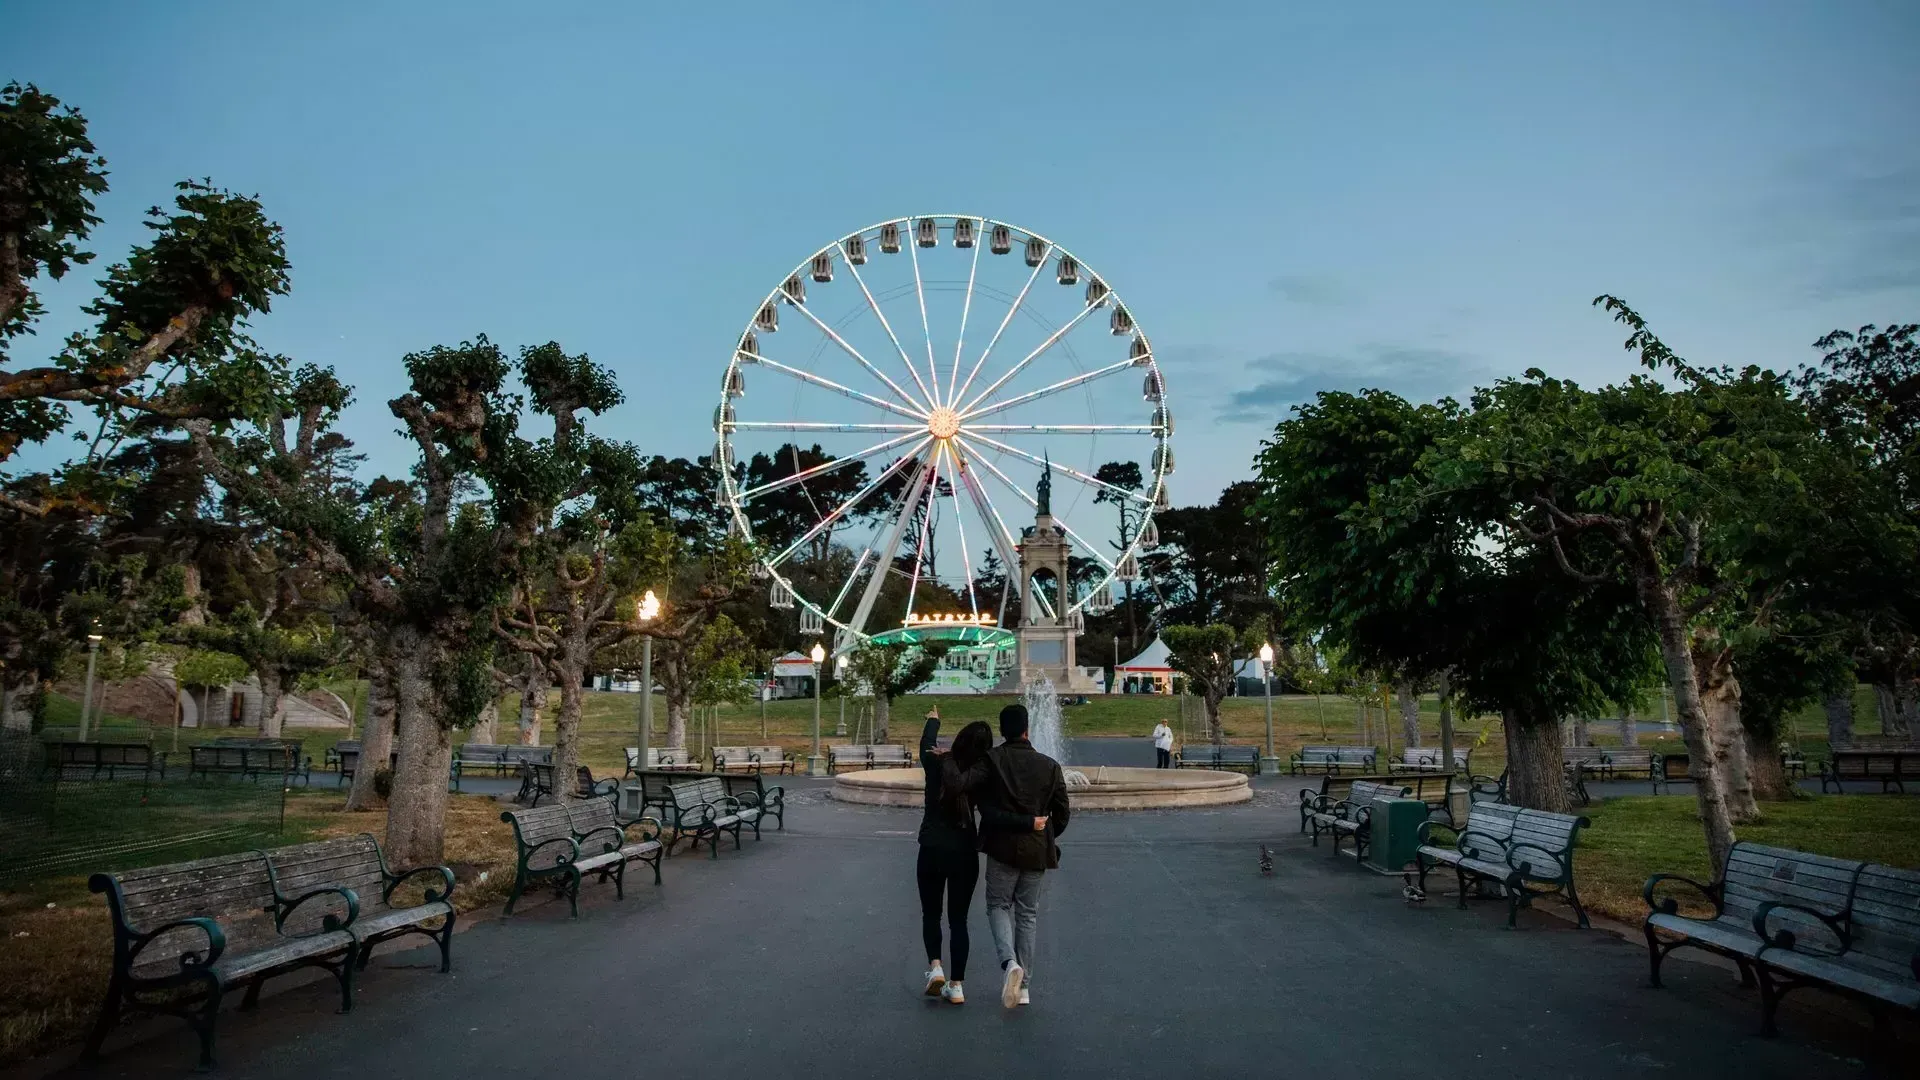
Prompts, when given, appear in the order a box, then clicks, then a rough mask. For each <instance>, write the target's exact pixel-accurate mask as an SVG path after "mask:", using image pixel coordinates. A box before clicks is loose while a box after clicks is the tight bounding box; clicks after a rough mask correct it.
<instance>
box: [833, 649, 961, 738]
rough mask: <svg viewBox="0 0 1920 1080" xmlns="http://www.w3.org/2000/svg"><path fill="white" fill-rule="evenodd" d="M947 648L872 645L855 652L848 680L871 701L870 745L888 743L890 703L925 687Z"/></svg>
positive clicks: (848, 664)
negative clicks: (863, 690) (859, 686)
mask: <svg viewBox="0 0 1920 1080" xmlns="http://www.w3.org/2000/svg"><path fill="white" fill-rule="evenodd" d="M946 654H947V647H946V646H945V645H943V644H938V643H931V642H929V643H923V644H919V645H906V644H895V645H875V644H872V643H870V642H869V643H868V644H865V645H862V646H860V647H859V648H857V649H855V650H854V651H853V653H852V655H851V656H850V657H849V658H848V660H847V678H848V679H849V680H851V681H852V682H855V683H858V684H860V685H862V686H864V687H866V690H867V693H868V695H869V696H871V697H872V698H873V741H874V742H877V743H878V742H886V741H887V723H888V720H889V719H890V718H891V714H892V711H893V702H894V699H895V698H898V697H899V696H900V695H902V694H907V693H911V692H913V691H914V690H917V689H919V688H920V687H922V686H924V685H926V682H927V680H928V679H931V678H933V673H934V672H935V671H936V670H938V669H939V667H940V659H941V657H944V656H945V655H946Z"/></svg>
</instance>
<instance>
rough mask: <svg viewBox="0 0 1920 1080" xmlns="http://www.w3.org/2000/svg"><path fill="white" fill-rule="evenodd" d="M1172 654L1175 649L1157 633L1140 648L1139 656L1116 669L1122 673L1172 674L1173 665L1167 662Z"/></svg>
mask: <svg viewBox="0 0 1920 1080" xmlns="http://www.w3.org/2000/svg"><path fill="white" fill-rule="evenodd" d="M1172 655H1173V650H1171V649H1169V648H1167V643H1166V642H1164V641H1161V640H1160V638H1159V636H1158V635H1155V636H1154V639H1153V641H1152V643H1151V644H1149V645H1148V646H1147V647H1146V648H1144V649H1142V650H1140V655H1139V656H1136V657H1134V658H1133V659H1131V660H1129V661H1127V662H1126V663H1124V664H1121V665H1120V666H1119V667H1117V668H1115V669H1114V671H1116V672H1118V673H1119V674H1121V675H1128V674H1132V675H1171V674H1173V665H1172V664H1170V663H1168V662H1167V658H1168V657H1170V656H1172Z"/></svg>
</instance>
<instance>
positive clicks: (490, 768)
mask: <svg viewBox="0 0 1920 1080" xmlns="http://www.w3.org/2000/svg"><path fill="white" fill-rule="evenodd" d="M551 764H553V747H551V746H522V745H520V744H519V743H463V744H461V745H459V746H456V747H454V748H453V764H452V765H451V766H450V768H451V770H452V778H453V789H454V790H455V791H458V790H460V781H461V779H462V778H463V777H465V776H466V775H467V774H468V773H483V772H490V773H492V774H493V775H495V776H511V775H518V776H519V777H520V792H519V794H517V795H515V796H514V799H515V800H516V801H524V800H525V799H526V796H527V787H528V785H527V767H528V766H530V765H551Z"/></svg>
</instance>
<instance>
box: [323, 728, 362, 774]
mask: <svg viewBox="0 0 1920 1080" xmlns="http://www.w3.org/2000/svg"><path fill="white" fill-rule="evenodd" d="M343 755H346V756H351V757H352V758H353V763H351V764H350V763H348V761H347V757H346V756H343ZM359 760H360V740H359V739H341V740H340V741H339V742H337V743H334V744H333V745H332V746H329V747H327V749H326V753H324V754H322V755H321V757H320V767H321V768H322V769H332V770H334V771H335V772H337V773H338V774H339V775H340V780H341V782H342V783H345V782H346V781H348V780H351V779H353V769H354V766H355V765H357V764H358V762H359Z"/></svg>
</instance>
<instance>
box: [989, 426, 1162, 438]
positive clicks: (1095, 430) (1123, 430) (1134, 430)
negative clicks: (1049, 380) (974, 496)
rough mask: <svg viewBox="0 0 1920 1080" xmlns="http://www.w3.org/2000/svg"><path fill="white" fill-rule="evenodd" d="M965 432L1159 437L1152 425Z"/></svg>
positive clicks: (994, 429)
mask: <svg viewBox="0 0 1920 1080" xmlns="http://www.w3.org/2000/svg"><path fill="white" fill-rule="evenodd" d="M961 430H963V431H974V432H979V431H993V432H1001V433H1009V434H1027V435H1158V434H1160V431H1161V429H1160V428H1157V427H1154V426H1153V425H1152V424H968V425H967V426H966V427H964V428H962V429H961Z"/></svg>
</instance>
